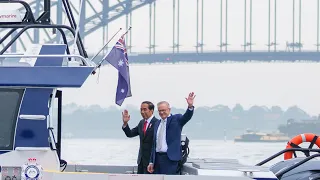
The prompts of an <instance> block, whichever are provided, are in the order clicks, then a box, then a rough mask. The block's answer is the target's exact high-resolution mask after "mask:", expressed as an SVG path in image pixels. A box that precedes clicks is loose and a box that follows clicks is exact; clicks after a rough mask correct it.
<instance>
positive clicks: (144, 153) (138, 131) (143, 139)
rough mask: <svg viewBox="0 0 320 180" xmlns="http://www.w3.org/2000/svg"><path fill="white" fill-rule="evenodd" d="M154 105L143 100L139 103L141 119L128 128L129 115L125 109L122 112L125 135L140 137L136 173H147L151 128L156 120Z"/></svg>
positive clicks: (151, 142)
mask: <svg viewBox="0 0 320 180" xmlns="http://www.w3.org/2000/svg"><path fill="white" fill-rule="evenodd" d="M153 112H154V105H153V103H151V102H149V101H144V102H142V103H141V107H140V113H141V116H142V118H143V119H142V120H141V121H140V122H139V124H138V125H137V126H136V127H135V128H133V129H130V127H129V125H128V121H129V120H130V115H129V113H128V111H127V110H124V112H123V113H122V120H123V126H122V129H123V131H124V133H125V134H126V136H127V137H129V138H132V137H135V136H138V135H139V137H140V147H139V155H138V159H137V163H138V174H149V172H148V171H147V167H148V165H149V160H150V154H151V149H152V144H153V131H154V130H153V129H154V123H155V122H156V121H158V119H157V118H155V117H154V115H153Z"/></svg>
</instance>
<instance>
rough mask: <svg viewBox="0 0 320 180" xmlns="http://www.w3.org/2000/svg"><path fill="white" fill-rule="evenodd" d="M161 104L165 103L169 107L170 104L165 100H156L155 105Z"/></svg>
mask: <svg viewBox="0 0 320 180" xmlns="http://www.w3.org/2000/svg"><path fill="white" fill-rule="evenodd" d="M161 104H166V105H167V106H168V108H170V104H169V103H168V102H167V101H160V102H158V104H157V106H160V105H161Z"/></svg>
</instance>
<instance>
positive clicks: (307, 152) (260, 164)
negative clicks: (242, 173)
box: [256, 148, 320, 166]
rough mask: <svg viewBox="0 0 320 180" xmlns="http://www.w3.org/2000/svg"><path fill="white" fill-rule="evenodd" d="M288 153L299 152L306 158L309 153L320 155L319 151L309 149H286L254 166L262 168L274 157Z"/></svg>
mask: <svg viewBox="0 0 320 180" xmlns="http://www.w3.org/2000/svg"><path fill="white" fill-rule="evenodd" d="M289 151H294V152H296V151H300V152H303V153H305V155H306V156H308V157H311V156H310V152H317V153H320V149H309V148H288V149H284V150H282V151H280V152H278V153H276V154H274V155H272V156H270V157H268V158H267V159H265V160H263V161H261V162H259V163H258V164H256V166H262V165H264V164H265V163H267V162H269V161H271V160H273V159H274V158H276V157H278V156H280V155H282V154H283V153H286V152H289Z"/></svg>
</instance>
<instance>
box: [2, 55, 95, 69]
mask: <svg viewBox="0 0 320 180" xmlns="http://www.w3.org/2000/svg"><path fill="white" fill-rule="evenodd" d="M25 57H28V58H38V57H44V58H48V57H64V58H69V57H73V58H79V59H81V60H82V61H83V62H84V63H85V65H86V66H92V63H93V62H92V63H90V62H89V61H88V60H87V59H86V58H84V57H83V56H80V55H76V54H72V55H0V58H25Z"/></svg>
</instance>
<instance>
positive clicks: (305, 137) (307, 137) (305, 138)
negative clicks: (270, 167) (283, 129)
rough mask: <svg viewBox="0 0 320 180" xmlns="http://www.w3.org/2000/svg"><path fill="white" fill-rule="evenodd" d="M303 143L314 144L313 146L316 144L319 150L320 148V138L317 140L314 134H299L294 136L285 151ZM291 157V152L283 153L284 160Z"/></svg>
mask: <svg viewBox="0 0 320 180" xmlns="http://www.w3.org/2000/svg"><path fill="white" fill-rule="evenodd" d="M303 142H310V143H312V142H314V144H316V145H317V146H318V147H319V148H320V138H318V136H317V135H316V134H312V133H304V134H300V135H297V136H295V137H294V138H292V139H291V140H290V141H289V142H288V144H287V147H286V149H289V148H294V147H293V146H298V145H299V144H301V143H303ZM292 155H293V151H288V152H285V153H284V159H285V160H287V159H291V158H292Z"/></svg>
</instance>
